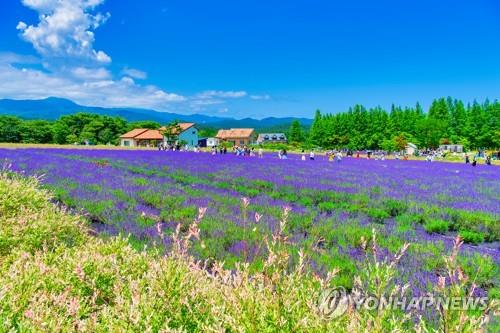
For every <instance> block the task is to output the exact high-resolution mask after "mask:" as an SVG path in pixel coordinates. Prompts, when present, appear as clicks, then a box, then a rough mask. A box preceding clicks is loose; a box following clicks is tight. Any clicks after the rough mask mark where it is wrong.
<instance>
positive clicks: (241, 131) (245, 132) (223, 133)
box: [215, 128, 254, 139]
mask: <svg viewBox="0 0 500 333" xmlns="http://www.w3.org/2000/svg"><path fill="white" fill-rule="evenodd" d="M253 133H254V130H253V128H231V129H228V130H222V129H221V130H219V132H218V133H217V135H216V136H215V137H216V138H218V139H239V138H249V137H251V136H252V134H253Z"/></svg>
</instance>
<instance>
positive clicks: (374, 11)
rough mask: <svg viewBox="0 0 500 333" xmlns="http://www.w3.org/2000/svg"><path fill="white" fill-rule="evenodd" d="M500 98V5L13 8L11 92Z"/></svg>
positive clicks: (247, 111) (79, 3)
mask: <svg viewBox="0 0 500 333" xmlns="http://www.w3.org/2000/svg"><path fill="white" fill-rule="evenodd" d="M449 95H451V96H453V97H457V98H462V99H464V100H473V99H475V98H477V99H484V98H486V97H488V98H490V99H496V98H499V97H500V2H499V1H495V0H474V1H468V0H467V1H466V0H453V1H452V0H440V1H436V0H405V1H401V0H378V1H372V0H363V1H361V0H350V1H333V0H330V1H327V0H323V1H318V0H308V1H305V0H304V1H303V0H290V1H282V0H280V1H278V0H265V1H260V0H253V1H250V0H240V1H229V0H227V1H221V0H212V1H194V0H191V1H189V0H147V1H131V0H130V1H129V0H127V1H125V0H5V1H1V3H0V98H16V99H22V98H33V99H36V98H44V97H48V96H57V97H64V98H69V99H72V100H74V101H76V102H79V103H81V104H85V105H97V106H108V107H144V108H153V109H156V110H159V111H171V112H179V113H186V114H188V113H201V114H208V115H217V116H228V117H237V118H241V117H246V116H251V117H257V118H262V117H266V116H306V117H312V115H313V113H314V110H315V109H317V108H319V109H321V110H322V111H324V112H332V113H334V112H340V111H345V110H346V109H347V108H348V107H349V106H351V105H353V104H356V103H361V104H364V105H366V106H369V107H371V106H377V105H381V106H383V107H390V105H391V103H395V104H400V105H413V104H414V103H415V102H416V101H420V102H421V103H422V104H423V105H424V106H426V105H428V104H429V103H430V101H432V99H433V98H435V97H441V96H449Z"/></svg>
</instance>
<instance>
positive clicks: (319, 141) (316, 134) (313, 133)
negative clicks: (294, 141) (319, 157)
mask: <svg viewBox="0 0 500 333" xmlns="http://www.w3.org/2000/svg"><path fill="white" fill-rule="evenodd" d="M323 129H324V126H323V119H322V117H321V111H319V110H316V114H315V115H314V120H313V123H312V125H311V130H310V132H309V138H310V140H311V143H312V144H313V145H317V146H322V145H323V144H324V140H325V132H324V130H323Z"/></svg>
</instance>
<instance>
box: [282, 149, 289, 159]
mask: <svg viewBox="0 0 500 333" xmlns="http://www.w3.org/2000/svg"><path fill="white" fill-rule="evenodd" d="M281 159H282V160H286V159H288V156H287V153H286V149H284V148H283V151H282V152H281Z"/></svg>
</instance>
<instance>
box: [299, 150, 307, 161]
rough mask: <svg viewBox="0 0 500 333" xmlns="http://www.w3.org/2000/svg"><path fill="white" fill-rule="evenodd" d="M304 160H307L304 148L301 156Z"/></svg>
mask: <svg viewBox="0 0 500 333" xmlns="http://www.w3.org/2000/svg"><path fill="white" fill-rule="evenodd" d="M300 159H301V160H302V161H305V160H306V154H305V152H304V149H302V157H301V158H300Z"/></svg>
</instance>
